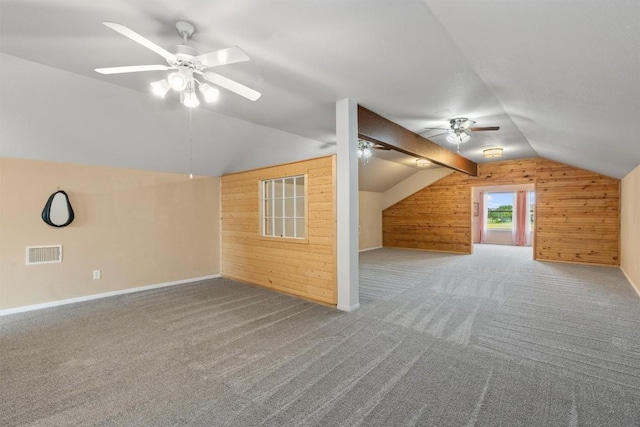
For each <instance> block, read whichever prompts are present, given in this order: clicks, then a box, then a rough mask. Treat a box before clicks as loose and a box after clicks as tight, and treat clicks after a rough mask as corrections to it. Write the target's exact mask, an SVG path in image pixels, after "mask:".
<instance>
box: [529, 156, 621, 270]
mask: <svg viewBox="0 0 640 427" xmlns="http://www.w3.org/2000/svg"><path fill="white" fill-rule="evenodd" d="M536 174H537V182H536V196H537V206H536V229H535V231H536V245H535V258H536V259H538V260H547V261H566V262H580V263H588V264H604V265H620V180H618V179H614V178H609V177H606V176H603V175H599V174H597V173H594V172H589V171H586V170H583V169H578V168H574V167H571V166H567V165H565V164H562V163H557V162H553V161H551V160H544V159H540V161H539V162H538V168H537V171H536Z"/></svg>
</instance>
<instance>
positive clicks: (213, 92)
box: [95, 21, 261, 108]
mask: <svg viewBox="0 0 640 427" xmlns="http://www.w3.org/2000/svg"><path fill="white" fill-rule="evenodd" d="M103 24H104V25H105V26H107V27H109V28H111V29H112V30H114V31H116V32H118V33H120V34H122V35H123V36H125V37H127V38H129V39H131V40H133V41H134V42H136V43H139V44H141V45H142V46H144V47H146V48H147V49H149V50H152V51H153V52H155V53H157V54H158V55H160V56H162V57H163V58H164V59H165V60H166V61H167V65H163V64H155V65H130V66H124V67H108V68H96V69H95V71H97V72H98V73H100V74H121V73H137V72H142V71H168V70H172V72H171V73H170V74H169V75H168V76H167V78H166V79H162V80H160V81H157V82H153V83H151V87H152V90H153V92H154V93H155V94H156V95H158V96H160V97H161V98H164V97H165V95H166V94H167V92H168V91H169V90H170V89H173V90H175V91H176V92H179V93H180V101H181V102H182V103H183V104H184V105H185V106H187V107H191V108H193V107H197V106H198V105H199V104H200V102H199V101H198V97H197V95H196V85H197V87H198V89H199V90H200V93H201V94H202V96H203V97H204V99H205V100H206V101H207V102H213V101H215V100H216V99H217V97H218V94H219V92H218V89H217V88H216V87H215V86H219V87H222V88H224V89H227V90H229V91H231V92H234V93H236V94H238V95H240V96H243V97H245V98H247V99H249V100H251V101H256V100H257V99H258V98H260V96H261V94H260V92H258V91H255V90H253V89H251V88H249V87H247V86H244V85H242V84H240V83H238V82H236V81H234V80H231V79H228V78H227V77H224V76H221V75H220V74H217V73H214V72H213V71H208V70H207V69H208V68H213V67H217V66H220V65H227V64H234V63H237V62H244V61H248V60H249V56H248V55H247V54H246V53H245V52H244V51H243V50H242V49H240V48H239V47H236V46H234V47H229V48H226V49H222V50H217V51H214V52H209V53H204V54H201V53H200V52H198V51H197V50H196V49H194V48H192V47H190V46H187V40H188V39H189V38H190V37H191V36H192V35H193V33H194V31H195V28H194V27H193V25H191V24H190V23H188V22H184V21H179V22H177V23H176V30H178V34H180V37H182V40H183V44H180V45H177V46H175V48H174V50H173V52H170V51H168V50H166V49H163V48H162V47H160V46H158V45H157V44H155V43H153V42H152V41H150V40H148V39H146V38H144V37H143V36H141V35H140V34H138V33H136V32H135V31H133V30H131V29H129V28H128V27H125V26H124V25H122V24H116V23H114V22H103ZM196 76H199V77H202V79H204V80H206V81H207V82H209V83H213V84H214V85H215V86H211V85H209V84H208V83H205V82H203V81H200V80H199V79H198V78H197V77H196Z"/></svg>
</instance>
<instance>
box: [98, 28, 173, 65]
mask: <svg viewBox="0 0 640 427" xmlns="http://www.w3.org/2000/svg"><path fill="white" fill-rule="evenodd" d="M103 24H104V25H106V26H107V27H109V28H111V29H112V30H114V31H116V32H118V33H120V34H122V35H123V36H125V37H128V38H130V39H131V40H133V41H134V42H136V43H139V44H141V45H142V46H144V47H146V48H147V49H150V50H152V51H154V52H155V53H157V54H158V55H160V56H162V57H163V58H165V59H166V60H167V61H170V62H174V61H175V60H176V56H175V55H174V54H173V53H171V52H169V51H168V50H166V49H163V48H161V47H160V46H158V45H157V44H155V43H153V42H152V41H150V40H147V39H146V38H144V37H142V36H141V35H140V34H138V33H136V32H135V31H133V30H131V29H129V28H127V27H125V26H124V25H122V24H117V23H115V22H103Z"/></svg>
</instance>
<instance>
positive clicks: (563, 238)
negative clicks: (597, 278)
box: [383, 158, 620, 265]
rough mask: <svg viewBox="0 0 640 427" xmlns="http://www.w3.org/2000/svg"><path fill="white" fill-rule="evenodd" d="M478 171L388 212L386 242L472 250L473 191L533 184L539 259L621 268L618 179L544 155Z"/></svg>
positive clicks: (443, 182) (445, 180)
mask: <svg viewBox="0 0 640 427" xmlns="http://www.w3.org/2000/svg"><path fill="white" fill-rule="evenodd" d="M479 166H480V168H479V175H478V176H477V177H470V176H468V175H464V174H462V173H460V172H454V173H453V174H451V175H449V176H447V177H445V178H443V179H441V180H439V181H437V182H436V183H434V184H433V185H431V186H429V187H426V188H424V189H422V190H421V191H419V192H417V193H415V194H413V195H411V196H409V197H407V198H406V199H404V200H402V201H400V202H398V203H397V204H395V205H394V206H391V207H389V208H388V209H386V210H385V211H383V245H384V246H387V247H398V248H411V249H427V250H433V251H445V252H455V253H466V254H468V253H471V251H472V243H471V188H472V187H476V186H488V185H509V184H528V183H534V184H535V185H536V195H537V205H536V227H535V230H534V247H535V255H534V257H535V259H539V260H547V261H564V262H582V263H589V264H602V265H619V245H620V196H619V188H620V181H619V180H617V179H614V178H609V177H606V176H602V175H599V174H596V173H593V172H589V171H585V170H582V169H579V168H575V167H572V166H568V165H565V164H562V163H557V162H553V161H551V160H547V159H542V158H534V159H523V160H515V161H505V162H494V163H483V164H481V165H479Z"/></svg>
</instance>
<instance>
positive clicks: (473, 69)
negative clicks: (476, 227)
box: [0, 0, 640, 188]
mask: <svg viewBox="0 0 640 427" xmlns="http://www.w3.org/2000/svg"><path fill="white" fill-rule="evenodd" d="M638 18H640V2H638V1H636V0H630V1H624V0H616V1H580V2H577V1H560V0H558V1H524V0H523V1H518V0H514V1H510V2H507V1H490V0H488V1H474V0H468V1H451V0H446V1H444V0H443V1H431V0H425V1H409V0H401V1H391V0H389V1H375V0H372V1H355V0H352V1H323V0H304V1H300V0H272V1H259V0H217V1H204V0H199V1H196V0H186V1H175V0H156V1H140V2H132V1H125V0H111V1H101V2H90V1H81V0H40V1H35V0H2V2H0V51H1V52H2V55H1V56H0V83H1V86H0V113H1V115H0V120H2V122H1V123H0V125H1V127H2V129H0V136H2V141H1V143H0V154H2V155H8V156H18V157H27V158H40V159H45V160H66V161H74V162H82V163H89V164H104V165H110V166H122V167H137V168H142V169H152V170H163V171H174V172H188V171H189V170H190V169H193V171H194V172H195V173H199V174H208V175H220V174H222V173H227V172H233V171H237V170H244V169H251V168H255V167H260V166H267V165H271V164H276V163H281V162H286V161H294V160H298V159H304V158H309V157H315V156H321V155H326V154H329V153H333V152H335V138H336V137H335V102H336V101H337V100H340V99H343V98H352V99H355V100H356V101H357V102H358V103H360V104H361V105H363V106H365V107H366V108H368V109H370V110H372V111H375V112H376V113H378V114H380V115H382V116H384V117H386V118H388V119H390V120H392V121H394V122H396V123H398V124H400V125H402V126H404V127H406V128H408V129H410V130H412V131H414V132H418V133H422V132H425V129H426V128H437V127H443V126H446V125H447V124H448V120H449V119H451V118H454V117H461V116H462V117H468V118H470V119H473V120H475V121H476V122H477V126H500V130H499V131H497V132H482V133H480V132H476V133H474V134H472V136H471V139H470V141H469V142H467V143H465V144H462V146H461V147H460V154H461V155H463V156H465V157H467V158H469V159H471V160H473V161H476V162H483V161H485V160H484V159H483V157H482V154H481V153H482V149H484V148H487V147H494V146H499V147H503V148H504V157H503V159H514V158H524V157H535V156H542V157H546V158H550V159H553V160H556V161H560V162H564V163H568V164H571V165H574V166H577V167H582V168H585V169H589V170H592V171H596V172H600V173H602V174H605V175H609V176H613V177H618V178H619V177H622V176H624V175H625V174H626V173H628V172H629V171H631V170H632V169H633V168H634V167H635V166H637V165H638V164H639V163H640V137H638V133H637V123H638V122H640V26H638V25H637V21H638ZM181 19H182V20H188V21H190V22H192V23H193V24H194V25H195V28H196V33H195V34H194V36H193V38H192V40H190V41H189V44H190V45H191V46H192V47H194V48H196V49H198V50H200V51H201V52H209V51H213V50H218V49H222V48H226V47H229V46H239V47H241V48H242V49H243V50H244V51H246V52H247V54H248V55H249V56H250V57H251V61H249V62H243V63H239V64H233V65H225V66H221V67H218V68H216V72H218V73H219V74H222V75H224V76H226V77H229V78H233V79H235V80H237V81H239V82H241V83H243V84H245V85H247V86H250V87H252V88H254V89H256V90H258V91H260V92H261V93H262V97H261V98H260V99H259V100H258V101H256V102H251V101H248V100H246V99H244V98H241V97H239V96H237V95H235V94H233V93H230V92H226V91H223V93H222V96H221V98H220V100H219V101H218V102H217V103H216V104H214V105H206V106H205V105H204V104H203V105H202V106H201V107H200V108H198V109H197V111H192V112H191V117H190V115H189V112H188V111H187V109H186V108H185V107H183V106H182V105H180V104H179V102H178V99H177V96H176V95H175V94H173V95H172V94H169V95H168V96H167V98H166V99H164V100H160V99H156V98H154V97H152V95H151V94H150V93H149V82H151V81H154V80H159V79H160V78H162V77H163V76H164V75H166V72H162V71H153V72H148V73H135V74H127V75H124V74H122V75H101V74H97V73H96V72H95V71H94V68H97V67H109V66H121V65H141V64H163V63H164V62H163V58H161V57H160V56H158V55H156V54H155V53H153V52H151V51H149V50H147V49H145V48H143V47H141V46H140V45H137V44H136V43H134V42H132V41H131V40H129V39H127V38H125V37H123V36H122V35H120V34H117V33H116V32H114V31H112V30H110V29H109V28H106V27H105V26H103V25H102V24H101V21H112V22H118V23H121V24H123V25H126V26H128V27H129V28H131V29H132V30H134V31H136V32H137V33H139V34H141V35H143V36H145V37H146V38H148V39H150V40H152V41H153V42H155V43H157V44H158V45H160V46H162V47H165V48H168V47H169V46H171V45H175V44H179V43H180V41H181V40H180V38H179V36H178V34H177V32H176V31H175V22H176V21H178V20H181ZM189 123H191V124H189ZM432 134H433V132H431V133H429V132H426V133H425V136H429V135H432ZM432 139H433V140H434V141H435V142H436V143H438V144H441V145H443V146H445V147H447V148H449V149H452V150H455V146H453V145H451V144H449V143H447V142H446V141H445V139H444V136H439V137H434V138H432ZM189 147H190V148H189ZM187 151H190V152H191V154H190V156H191V158H192V160H191V161H190V160H188V158H187V154H186V153H187ZM397 160H398V159H395V158H391V159H386V160H385V159H384V158H380V159H379V160H378V161H377V163H378V164H382V163H381V162H388V161H392V162H395V163H396V164H399V163H398V162H397ZM191 162H192V163H193V165H192V166H191V164H190V163H191ZM375 163H376V162H375V161H374V162H371V165H373V164H375ZM403 167H408V168H412V167H411V165H406V166H403ZM396 169H397V168H396ZM412 170H414V169H413V168H412ZM404 172H405V174H406V173H408V172H410V170H409V169H406V170H405V171H404ZM396 174H397V175H398V176H400V175H402V174H401V173H399V172H398V171H396ZM374 175H375V174H374ZM376 188H378V187H376Z"/></svg>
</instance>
